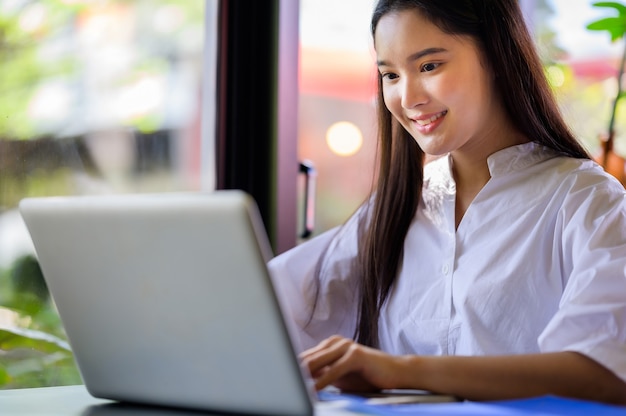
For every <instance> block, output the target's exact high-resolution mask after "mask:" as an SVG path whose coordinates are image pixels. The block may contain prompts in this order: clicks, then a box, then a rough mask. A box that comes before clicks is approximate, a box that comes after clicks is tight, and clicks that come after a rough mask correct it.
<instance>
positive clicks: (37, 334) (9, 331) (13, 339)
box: [0, 328, 71, 352]
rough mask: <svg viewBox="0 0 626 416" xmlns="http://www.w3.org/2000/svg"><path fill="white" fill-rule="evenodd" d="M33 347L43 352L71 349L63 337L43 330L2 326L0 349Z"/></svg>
mask: <svg viewBox="0 0 626 416" xmlns="http://www.w3.org/2000/svg"><path fill="white" fill-rule="evenodd" d="M17 348H32V349H35V350H38V351H43V352H55V351H71V348H70V346H69V344H68V343H67V342H66V341H64V340H62V339H61V338H58V337H55V336H54V335H50V334H48V333H45V332H42V331H36V330H33V329H25V328H0V350H5V351H8V350H12V349H17Z"/></svg>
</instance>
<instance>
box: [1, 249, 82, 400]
mask: <svg viewBox="0 0 626 416" xmlns="http://www.w3.org/2000/svg"><path fill="white" fill-rule="evenodd" d="M0 289H2V290H0V293H2V294H3V296H2V297H1V298H0V301H1V302H0V303H1V304H3V305H6V306H3V307H0V388H22V387H38V386H49V385H62V384H78V383H80V380H81V379H80V375H79V373H78V370H77V369H76V366H75V363H74V359H73V354H72V351H71V349H70V347H69V344H68V343H67V341H66V340H65V334H64V333H63V329H62V326H61V323H60V320H59V317H58V314H57V313H56V310H55V309H54V305H53V304H52V302H51V301H50V298H49V294H48V290H47V287H46V285H45V282H44V280H43V276H42V274H41V269H40V268H39V264H38V262H37V260H36V259H35V258H34V257H33V256H31V255H26V256H23V257H21V258H19V259H17V260H16V261H15V262H14V263H13V265H12V266H11V268H10V269H9V270H6V271H4V272H3V273H2V274H1V275H0Z"/></svg>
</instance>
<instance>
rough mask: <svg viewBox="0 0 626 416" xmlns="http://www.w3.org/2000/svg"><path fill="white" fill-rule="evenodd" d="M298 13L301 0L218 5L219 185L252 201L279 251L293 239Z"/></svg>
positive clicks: (233, 0) (236, 0)
mask: <svg viewBox="0 0 626 416" xmlns="http://www.w3.org/2000/svg"><path fill="white" fill-rule="evenodd" d="M298 13H299V7H298V1H297V0H221V2H220V10H219V24H220V30H219V32H220V41H219V48H218V49H219V51H218V75H217V95H218V97H217V103H218V106H217V107H218V110H217V117H216V120H217V121H216V129H217V136H216V139H217V140H216V170H217V172H216V187H217V188H218V189H242V190H244V191H246V192H248V193H250V194H251V195H252V196H253V197H254V198H255V200H256V201H257V204H258V206H259V210H260V212H261V215H262V217H263V221H264V223H265V227H266V229H267V231H268V234H269V236H270V241H271V242H272V245H273V248H274V251H275V252H281V251H284V250H285V249H287V248H289V247H291V246H293V245H294V244H295V238H296V230H295V226H296V225H295V224H296V222H297V221H296V218H295V205H296V189H295V188H296V175H297V172H298V166H297V163H298V162H297V154H296V140H297V102H298V100H297V97H298V83H297V68H298V18H299V15H298ZM291 205H293V209H292V208H290V206H291Z"/></svg>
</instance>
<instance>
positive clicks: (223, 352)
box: [20, 191, 315, 415]
mask: <svg viewBox="0 0 626 416" xmlns="http://www.w3.org/2000/svg"><path fill="white" fill-rule="evenodd" d="M20 211H21V213H22V216H23V218H24V220H25V222H26V225H27V227H28V230H29V232H30V234H31V237H32V240H33V243H34V245H35V249H36V252H37V256H38V259H39V262H40V265H41V267H42V270H43V274H44V277H45V280H46V282H47V284H48V287H49V289H50V293H51V295H52V298H53V300H54V302H55V304H56V307H57V308H58V311H59V315H60V317H61V320H62V323H63V325H64V327H65V330H66V333H67V336H68V339H69V342H70V345H71V346H72V349H73V351H74V356H75V360H76V363H77V365H78V368H79V371H80V373H81V376H82V378H83V381H84V383H85V386H86V388H87V390H88V391H89V392H90V393H91V394H92V395H93V396H95V397H99V398H106V399H113V400H116V401H123V402H134V403H141V404H154V405H166V406H173V407H184V408H193V409H201V410H208V411H214V412H228V413H255V414H272V415H310V414H313V408H314V402H315V394H314V392H313V391H312V389H311V388H310V383H309V382H308V381H307V380H308V379H307V377H306V374H305V372H303V371H302V369H301V367H300V364H299V361H298V359H297V357H296V355H295V353H294V348H293V345H292V342H291V338H290V336H289V331H288V328H287V327H286V323H285V321H284V320H283V319H282V314H281V308H280V304H279V302H278V300H277V298H276V296H275V293H274V291H273V288H272V284H271V281H270V278H269V274H268V271H267V269H266V266H265V265H266V262H267V260H269V258H270V256H271V249H270V246H269V244H268V241H267V236H266V233H265V230H264V228H263V225H262V223H261V221H260V216H259V213H258V210H257V207H256V204H255V203H254V201H253V200H252V198H251V197H250V196H248V195H247V194H245V193H243V192H240V191H217V192H213V193H190V194H180V193H173V194H158V195H145V194H143V195H116V196H77V197H58V198H57V197H53V198H30V199H24V200H22V201H21V203H20Z"/></svg>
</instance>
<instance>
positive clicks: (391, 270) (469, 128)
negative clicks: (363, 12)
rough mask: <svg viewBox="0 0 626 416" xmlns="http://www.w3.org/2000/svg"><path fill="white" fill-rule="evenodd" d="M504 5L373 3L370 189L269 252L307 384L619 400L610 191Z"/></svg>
mask: <svg viewBox="0 0 626 416" xmlns="http://www.w3.org/2000/svg"><path fill="white" fill-rule="evenodd" d="M517 3H518V2H517V1H516V0H474V1H471V0H454V1H445V2H443V1H440V0H380V1H379V2H378V4H377V6H376V8H375V11H374V14H373V19H372V35H373V39H374V47H375V50H376V56H377V63H378V69H379V97H378V104H379V115H380V117H379V130H380V131H379V136H380V152H379V159H380V160H379V180H378V183H377V186H376V189H375V190H374V192H373V193H372V196H371V198H369V199H368V201H366V203H364V204H363V206H362V207H361V208H360V209H359V210H358V211H357V212H356V213H355V214H354V216H353V217H352V218H350V219H349V220H348V221H347V222H346V223H345V224H344V225H343V226H342V227H339V228H338V229H335V230H331V231H329V232H326V233H325V234H323V235H321V236H318V237H316V238H314V239H313V240H311V241H309V242H307V243H305V244H302V245H300V246H298V247H296V248H294V249H292V250H290V251H288V252H287V253H285V254H283V255H281V256H278V257H277V258H275V259H274V260H272V262H270V268H271V270H272V274H273V277H274V279H275V282H276V285H277V287H278V289H279V290H280V291H281V292H282V293H281V297H282V299H283V300H284V302H285V303H286V307H287V308H288V310H289V312H290V313H291V316H292V317H293V324H294V331H295V333H296V334H297V336H298V337H299V338H298V339H299V341H300V344H301V345H300V346H301V348H302V349H303V350H304V352H303V353H302V355H301V357H302V359H303V362H304V364H305V365H306V366H307V367H308V368H309V370H310V371H311V374H312V375H313V377H314V378H315V380H316V386H317V388H323V387H325V386H327V385H330V384H332V385H335V386H338V387H340V388H342V389H345V390H376V389H387V388H416V389H426V390H431V391H435V392H440V393H446V394H453V395H457V396H459V397H462V398H467V399H473V400H487V399H505V398H515V397H528V396H535V395H544V394H556V395H562V396H570V397H577V398H583V399H591V400H598V401H605V402H612V403H626V382H625V380H626V202H625V192H624V189H623V187H622V186H621V184H620V183H619V182H618V181H616V180H615V179H614V178H612V177H611V176H609V175H607V174H606V173H605V172H604V171H603V169H602V168H601V167H600V166H599V165H597V164H596V163H594V162H593V161H591V160H590V159H589V157H588V155H587V153H586V151H585V150H584V149H583V148H582V147H581V146H580V145H579V144H578V142H577V141H576V140H575V138H574V137H573V136H572V134H571V132H570V131H569V130H568V128H567V126H566V125H565V123H564V122H563V120H562V118H561V116H560V114H559V111H558V108H557V105H556V104H555V101H554V99H553V97H552V95H551V91H550V88H549V86H548V84H547V82H546V80H545V78H544V75H543V70H542V66H541V64H540V61H539V59H538V57H537V55H536V52H535V50H534V46H533V43H532V39H531V38H530V36H529V34H528V32H527V30H526V27H525V25H524V20H523V17H522V14H521V11H520V9H519V6H518V4H517ZM425 154H428V155H433V156H440V157H439V158H437V159H436V160H435V161H433V162H430V163H428V164H426V165H425V164H424V155H425Z"/></svg>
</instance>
